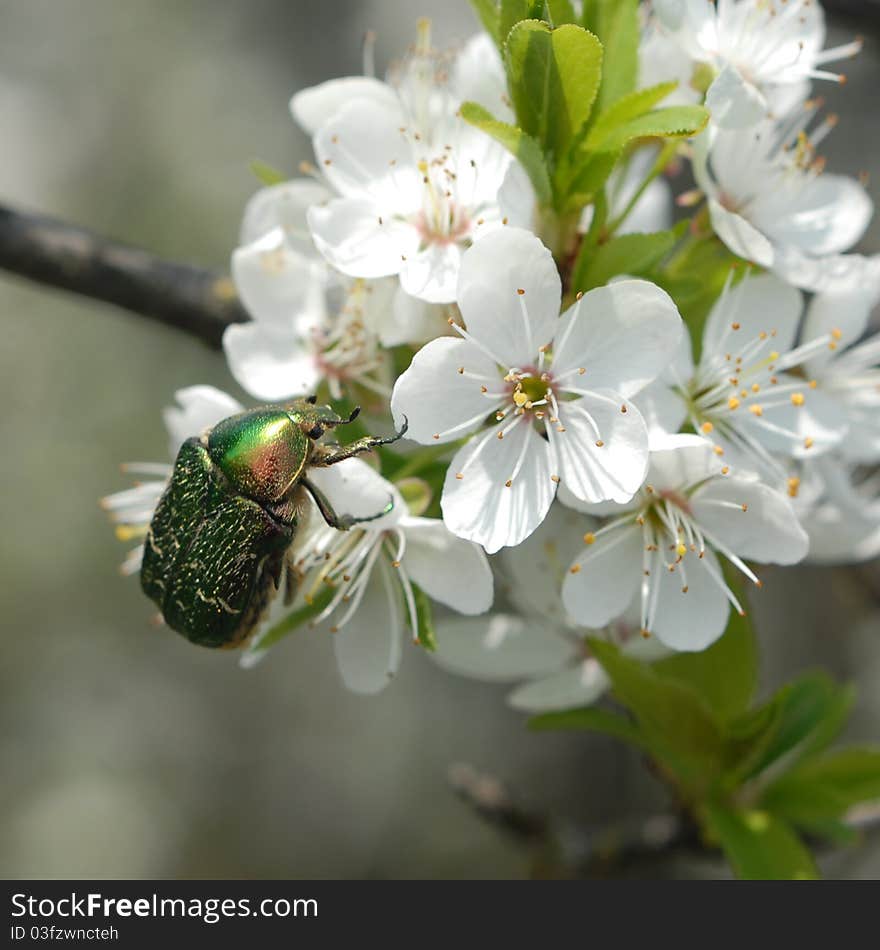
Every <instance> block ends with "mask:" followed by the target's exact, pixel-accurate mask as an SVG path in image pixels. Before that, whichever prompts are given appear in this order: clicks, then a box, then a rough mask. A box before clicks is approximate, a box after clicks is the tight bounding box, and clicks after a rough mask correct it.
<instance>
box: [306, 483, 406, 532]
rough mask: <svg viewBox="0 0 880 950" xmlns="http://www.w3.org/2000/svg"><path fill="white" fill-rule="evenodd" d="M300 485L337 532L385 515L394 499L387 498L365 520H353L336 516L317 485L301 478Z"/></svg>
mask: <svg viewBox="0 0 880 950" xmlns="http://www.w3.org/2000/svg"><path fill="white" fill-rule="evenodd" d="M300 485H302V487H303V488H305V489H306V490H307V491H308V493H309V494H310V495H311V496H312V498H314V499H315V504H316V505H317V506H318V511H320V512H321V515H322V516H323V518H324V520H325V521H326V522H327V524H329V525H330V527H331V528H336V530H337V531H348V529H349V528H351V527H352V526H353V525H356V524H360V523H361V522H362V521H375V520H376V519H377V518H381V517H382V516H383V515H387V514H388V512H389V511H391V509H392V508H393V507H394V499H393V498H389V500H388V504H387V505H386V506H385V507H384V508H383V509H382V510H381V511H378V512H376V514H374V515H368V516H367V517H366V518H355V517H354V515H338V514H336V512H335V510H334V509H333V505H331V504H330V500H329V499H328V498H327V496H326V495H325V494H324V492H322V491H321V489H320V488H318V486H317V485H313V484H312V483H311V482H310V481H309V480H308V478H301V479H300Z"/></svg>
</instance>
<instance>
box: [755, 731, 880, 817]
mask: <svg viewBox="0 0 880 950" xmlns="http://www.w3.org/2000/svg"><path fill="white" fill-rule="evenodd" d="M874 799H880V749H877V748H870V747H858V746H855V747H852V748H849V749H840V750H839V751H837V752H831V753H829V754H828V755H824V756H822V757H821V758H813V759H809V760H807V761H806V762H803V763H802V764H801V765H799V766H798V767H797V768H796V769H793V770H792V771H790V772H787V773H786V774H785V775H783V776H782V777H781V778H779V779H777V780H776V781H775V782H774V783H773V784H772V785H770V786H768V787H767V788H766V789H765V791H764V794H763V795H762V797H761V804H762V807H764V808H768V809H770V810H772V811H774V812H776V813H778V814H781V815H783V816H785V817H786V818H787V819H788V820H789V821H791V822H793V823H794V824H797V825H802V826H804V827H806V828H809V829H811V830H812V829H814V828H816V827H819V826H821V825H822V824H823V823H825V822H827V821H830V820H834V819H839V818H841V817H843V815H844V814H845V813H846V812H847V811H848V810H849V809H850V808H852V806H853V805H858V804H859V803H860V802H865V801H873V800H874Z"/></svg>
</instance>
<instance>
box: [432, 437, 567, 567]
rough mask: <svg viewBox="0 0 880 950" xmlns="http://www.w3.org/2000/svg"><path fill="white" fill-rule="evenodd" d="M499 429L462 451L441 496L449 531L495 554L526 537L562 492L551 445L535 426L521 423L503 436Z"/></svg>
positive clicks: (474, 441) (472, 442)
mask: <svg viewBox="0 0 880 950" xmlns="http://www.w3.org/2000/svg"><path fill="white" fill-rule="evenodd" d="M496 428H497V429H498V430H499V431H500V427H493V428H492V429H490V430H489V431H488V432H486V433H480V434H479V435H477V436H475V437H474V438H472V439H471V440H470V441H469V442H468V443H467V444H466V445H464V446H462V448H460V449H459V450H458V452H456V454H455V457H454V458H453V459H452V462H451V463H450V465H449V470H448V471H447V473H446V481H445V482H444V485H443V497H442V499H441V508H442V509H443V520H444V521H445V522H446V525H447V527H448V528H449V530H450V531H452V533H453V534H457V535H458V536H459V537H460V538H466V539H467V540H468V541H476V542H477V544H482V545H483V547H484V548H485V549H486V551H487V553H489V554H494V553H495V552H496V551H498V550H500V549H501V548H503V547H507V546H510V545H514V544H519V543H520V542H521V541H523V540H525V539H526V538H527V537H528V536H529V535H530V534H531V533H532V532H533V531H534V530H535V528H537V527H538V525H539V524H540V523H541V522H542V521H543V520H544V516H545V515H546V514H547V512H548V511H549V510H550V505H551V504H552V503H553V495H554V494H555V492H556V484H555V483H554V482H553V481H552V479H551V478H550V476H551V475H552V474H554V473H553V471H552V470H551V456H550V450H549V447H548V445H547V443H546V442H545V441H544V440H543V439H542V438H541V437H540V436H539V435H538V434H537V433H536V432H535V430H534V429H533V428H532V426H531V425H529V424H528V423H527V422H520V423H518V424H517V425H516V426H515V427H514V428H513V429H512V430H511V431H510V432H509V433H508V434H507V435H506V436H505V437H504V439H501V440H500V439H498V438H497V435H496ZM520 460H522V465H521V467H520V470H519V472H518V473H517V474H516V477H513V476H514V471H515V469H516V466H517V464H518V463H519V462H520ZM457 473H460V474H462V478H460V479H459V478H456V474H457ZM508 480H510V481H511V486H510V487H509V488H508V487H506V485H505V483H506V482H507V481H508Z"/></svg>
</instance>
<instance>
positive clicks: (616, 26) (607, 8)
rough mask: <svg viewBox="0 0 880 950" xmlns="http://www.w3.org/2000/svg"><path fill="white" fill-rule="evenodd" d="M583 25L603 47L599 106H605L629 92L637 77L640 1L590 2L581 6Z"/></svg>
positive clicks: (611, 0) (608, 0) (603, 0)
mask: <svg viewBox="0 0 880 950" xmlns="http://www.w3.org/2000/svg"><path fill="white" fill-rule="evenodd" d="M583 25H584V26H585V27H586V28H587V29H588V30H590V31H592V32H593V33H595V34H596V36H598V37H599V41H600V42H601V43H602V46H604V47H605V69H604V71H603V75H602V85H601V87H600V89H599V100H598V101H599V104H600V106H603V107H604V106H606V105H608V104H610V103H612V102H615V101H616V100H618V99H619V98H620V97H621V96H623V95H625V94H626V93H628V92H631V91H632V90H633V89H634V88H635V85H636V80H637V78H638V65H639V62H638V49H639V38H640V37H641V32H642V31H641V27H640V25H639V0H593V2H592V3H586V4H584V15H583Z"/></svg>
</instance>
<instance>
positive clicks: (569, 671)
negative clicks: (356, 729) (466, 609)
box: [431, 504, 667, 712]
mask: <svg viewBox="0 0 880 950" xmlns="http://www.w3.org/2000/svg"><path fill="white" fill-rule="evenodd" d="M595 527H596V521H595V519H593V518H589V517H587V516H585V515H581V514H578V513H577V512H573V511H571V510H570V509H568V508H563V507H562V506H561V505H558V504H557V505H554V506H553V507H552V508H551V509H550V513H549V514H548V516H547V518H545V519H544V522H543V523H542V524H541V526H540V527H539V528H538V529H537V530H536V531H535V533H534V534H532V535H531V536H530V537H528V538H527V539H526V540H525V541H524V542H523V543H522V544H520V545H518V546H517V547H514V548H505V550H504V551H502V552H501V554H500V555H499V557H498V559H497V560H496V562H495V563H496V565H497V567H498V574H499V579H500V584H501V585H502V589H503V590H504V591H505V593H506V595H507V597H508V598H509V600H510V603H511V605H512V606H513V607H515V608H516V610H517V613H515V614H514V613H493V614H490V615H488V616H486V617H472V618H471V617H468V618H450V619H448V620H443V621H441V622H440V623H439V624H438V626H437V650H436V652H434V653H432V654H431V659H432V660H435V661H436V662H437V663H438V664H439V665H440V666H441V667H443V668H444V669H446V670H449V671H450V672H452V673H457V674H459V675H462V676H468V677H471V678H473V679H478V680H485V681H488V682H498V683H507V682H511V683H519V685H518V686H517V687H516V688H515V689H514V690H513V691H512V692H511V693H510V694H508V697H507V701H508V703H509V704H510V705H511V706H513V707H514V708H515V709H520V710H523V711H526V712H547V711H550V710H557V709H572V708H576V707H579V706H586V705H589V704H590V703H593V702H595V701H596V700H597V699H598V698H599V697H600V696H602V695H603V694H604V693H605V691H606V690H607V689H608V687H609V686H610V680H609V679H608V676H607V675H606V673H605V671H604V670H603V669H602V667H601V665H600V664H599V662H598V661H597V660H596V658H595V657H594V656H592V654H591V653H590V650H589V647H588V646H587V643H586V636H587V634H590V635H591V636H600V637H605V638H607V639H610V640H611V641H612V642H614V643H616V644H618V645H619V646H620V648H621V649H622V650H623V651H624V652H625V653H627V654H629V655H631V656H638V657H639V658H641V659H644V660H650V659H658V658H659V657H660V656H661V655H665V653H666V652H667V651H665V649H664V648H663V646H662V644H660V643H659V641H658V640H657V639H656V638H650V639H647V640H646V639H645V638H644V637H641V636H639V628H638V618H637V617H636V618H635V621H634V622H632V619H631V618H628V617H624V618H621V620H619V621H615V623H614V624H612V625H611V626H610V627H608V628H607V629H606V630H604V631H599V630H592V631H587V630H585V629H584V627H582V626H579V625H577V624H576V623H575V622H574V621H573V620H572V619H571V617H569V616H568V614H567V612H566V611H565V608H564V607H563V605H562V598H561V596H560V591H561V588H562V582H563V580H564V578H565V575H566V571H567V570H568V566H569V564H570V563H571V561H572V559H573V558H574V556H575V554H576V553H577V552H578V550H579V549H580V547H581V545H582V541H581V537H582V536H583V534H584V533H585V532H587V531H588V530H595Z"/></svg>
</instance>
